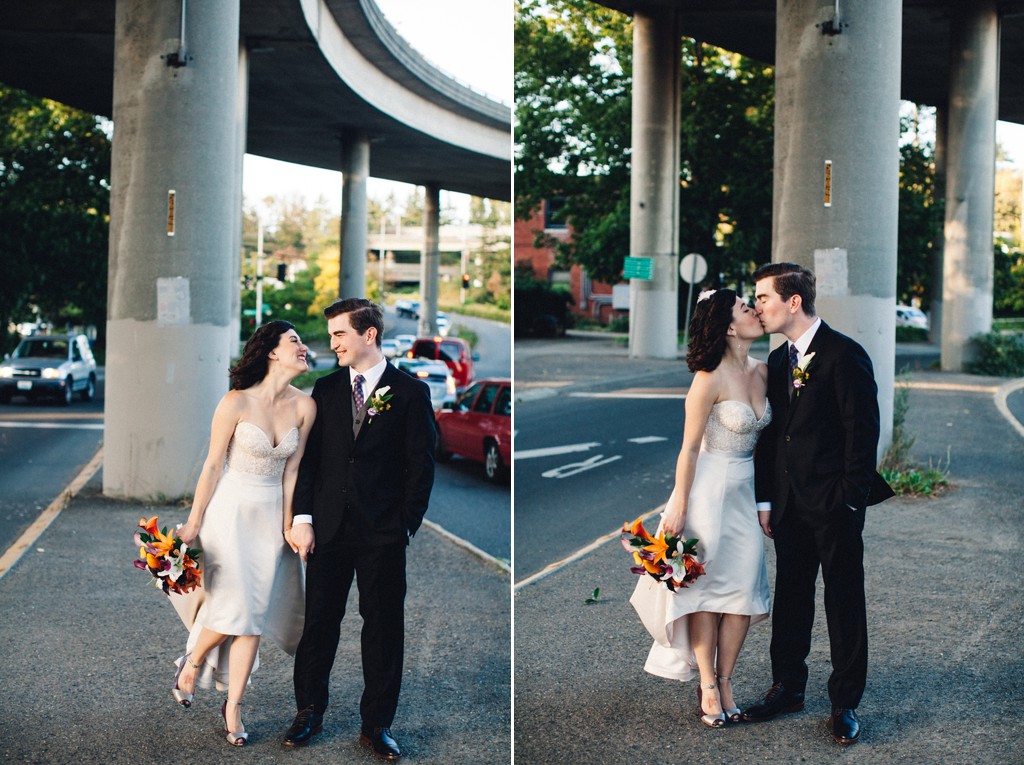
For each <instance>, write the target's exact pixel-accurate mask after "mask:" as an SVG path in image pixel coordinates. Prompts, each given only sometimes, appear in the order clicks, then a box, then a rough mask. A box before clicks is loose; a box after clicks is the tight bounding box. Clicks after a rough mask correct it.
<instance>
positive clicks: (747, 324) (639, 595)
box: [631, 289, 772, 728]
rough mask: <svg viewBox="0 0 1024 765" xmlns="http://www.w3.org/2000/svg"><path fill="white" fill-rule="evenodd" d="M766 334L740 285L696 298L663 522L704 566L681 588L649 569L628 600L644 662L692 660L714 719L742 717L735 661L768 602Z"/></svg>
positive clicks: (681, 671)
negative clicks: (761, 489) (763, 477)
mask: <svg viewBox="0 0 1024 765" xmlns="http://www.w3.org/2000/svg"><path fill="white" fill-rule="evenodd" d="M763 334H764V329H763V327H762V326H761V323H760V321H759V320H758V317H757V314H756V313H755V311H754V310H753V309H752V308H751V307H750V306H748V305H747V304H746V303H744V302H743V301H742V300H741V299H740V298H739V297H738V296H737V294H736V292H735V291H733V290H729V289H720V290H714V291H711V292H704V293H702V294H701V295H700V297H699V298H698V300H697V305H696V307H695V309H694V313H693V318H692V320H691V321H690V344H689V349H688V352H687V356H686V361H687V365H688V366H689V368H690V371H691V372H695V375H694V378H693V383H692V385H691V386H690V390H689V392H688V393H687V396H686V420H685V426H684V431H683V446H682V449H681V450H680V452H679V457H678V459H677V461H676V476H675V488H674V489H673V491H672V494H671V496H670V497H669V500H668V503H667V504H666V506H665V511H664V513H663V514H662V521H661V530H663V531H665V532H667V533H669V534H672V535H675V536H681V537H683V538H684V539H686V538H693V537H696V538H697V539H699V540H700V543H699V545H698V554H699V556H700V557H701V558H702V559H703V560H704V562H705V569H706V574H705V575H704V576H702V577H701V578H699V579H698V580H697V581H696V582H694V583H693V584H691V585H690V586H689V587H687V588H685V589H679V590H677V591H675V592H670V591H669V590H667V589H666V588H665V587H664V585H661V584H659V583H658V582H657V581H656V580H654V579H652V578H650V577H643V578H642V579H641V580H640V581H639V582H638V583H637V587H636V590H635V592H634V593H633V597H632V599H631V602H632V603H633V606H634V607H635V608H636V610H637V612H638V613H639V615H640V617H641V619H642V621H643V622H644V625H645V626H646V627H647V629H648V631H649V632H650V633H651V635H652V636H653V637H654V639H655V642H654V645H653V646H652V647H651V651H650V654H649V655H648V658H647V663H646V665H645V666H644V669H645V670H647V671H648V672H650V673H651V674H654V675H658V676H660V677H667V678H671V679H675V680H689V679H691V678H692V677H693V672H694V670H695V669H696V670H697V671H698V672H699V674H700V683H699V685H698V687H697V698H698V701H699V703H700V711H701V721H702V722H703V723H704V724H705V725H708V726H710V727H713V728H718V727H722V726H724V725H725V724H726V721H727V720H728V721H729V722H739V721H740V719H741V718H740V710H739V708H738V707H737V705H736V701H735V699H734V697H733V690H732V682H731V681H732V674H733V669H734V668H735V666H736V660H737V658H738V656H739V653H740V648H741V647H742V646H743V641H744V639H745V638H746V636H747V630H748V628H749V627H750V625H751V624H752V623H756V622H759V621H762V620H763V619H765V618H767V616H768V610H769V590H768V571H767V567H766V565H765V553H764V541H763V539H762V537H761V534H762V531H763V532H764V534H766V535H767V534H768V533H769V532H768V530H767V529H768V515H769V513H767V512H765V513H758V512H757V506H756V504H755V501H754V463H753V448H754V445H755V443H756V442H757V436H758V434H759V433H760V431H761V430H763V429H764V428H765V427H766V426H767V425H768V423H769V422H771V417H772V415H771V408H770V407H769V405H768V400H767V397H766V389H767V375H768V369H767V366H766V365H765V364H764V363H763V362H760V361H758V360H756V359H753V358H751V357H750V356H749V354H748V351H749V349H750V344H751V343H752V342H753V341H754V340H756V339H757V338H759V337H761V336H762V335H763ZM761 516H763V517H761Z"/></svg>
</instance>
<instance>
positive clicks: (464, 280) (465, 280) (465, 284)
mask: <svg viewBox="0 0 1024 765" xmlns="http://www.w3.org/2000/svg"><path fill="white" fill-rule="evenodd" d="M462 289H464V290H468V289H469V274H463V275H462Z"/></svg>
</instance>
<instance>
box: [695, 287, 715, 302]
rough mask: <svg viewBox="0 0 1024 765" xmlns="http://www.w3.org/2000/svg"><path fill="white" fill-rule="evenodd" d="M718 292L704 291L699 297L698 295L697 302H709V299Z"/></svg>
mask: <svg viewBox="0 0 1024 765" xmlns="http://www.w3.org/2000/svg"><path fill="white" fill-rule="evenodd" d="M717 291H718V290H704V291H703V292H701V293H700V294H699V295H697V302H698V303H699V302H700V301H702V300H707V299H708V298H709V297H711V296H712V295H714V294H715V293H716V292H717Z"/></svg>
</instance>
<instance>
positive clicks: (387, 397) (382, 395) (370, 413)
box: [366, 354, 813, 422]
mask: <svg viewBox="0 0 1024 765" xmlns="http://www.w3.org/2000/svg"><path fill="white" fill-rule="evenodd" d="M812 355H813V354H812ZM389 390H391V386H390V385H385V386H384V387H383V388H378V389H377V390H376V391H375V392H374V394H373V395H372V396H370V402H369V406H368V407H367V409H366V416H367V417H369V418H370V422H373V418H374V417H376V416H377V415H378V414H380V413H381V412H386V411H387V410H388V409H390V408H391V404H390V403H389V402H390V401H391V397H392V396H393V395H394V394H392V393H388V391H389Z"/></svg>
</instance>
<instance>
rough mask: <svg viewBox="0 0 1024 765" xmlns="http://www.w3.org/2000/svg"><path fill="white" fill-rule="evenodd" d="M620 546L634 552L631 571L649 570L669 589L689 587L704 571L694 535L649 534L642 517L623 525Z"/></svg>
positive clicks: (641, 574) (641, 573)
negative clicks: (690, 536)
mask: <svg viewBox="0 0 1024 765" xmlns="http://www.w3.org/2000/svg"><path fill="white" fill-rule="evenodd" d="M621 539H622V546H623V547H624V548H625V549H626V551H627V552H631V553H633V560H634V561H635V562H636V565H635V566H631V567H630V569H629V570H630V571H632V572H633V573H634V574H639V575H640V576H643V575H644V574H649V575H650V576H653V577H654V578H655V579H657V580H658V581H659V582H663V583H664V585H665V586H666V587H667V588H668V589H669V590H672V591H675V590H676V588H678V587H689V586H690V585H691V584H693V583H694V582H695V581H696V580H697V578H698V577H701V576H703V575H704V573H705V571H704V565H705V563H704V562H703V561H701V560H699V559H698V558H697V542H698V540H696V539H683V538H682V537H677V536H669V535H666V534H665V533H664V532H662V533H659V534H656V535H654V536H651V535H650V534H648V533H647V529H645V528H644V523H643V518H637V519H636V520H635V521H633V523H632V525H630V524H628V523H626V524H624V525H623V526H622V537H621Z"/></svg>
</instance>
